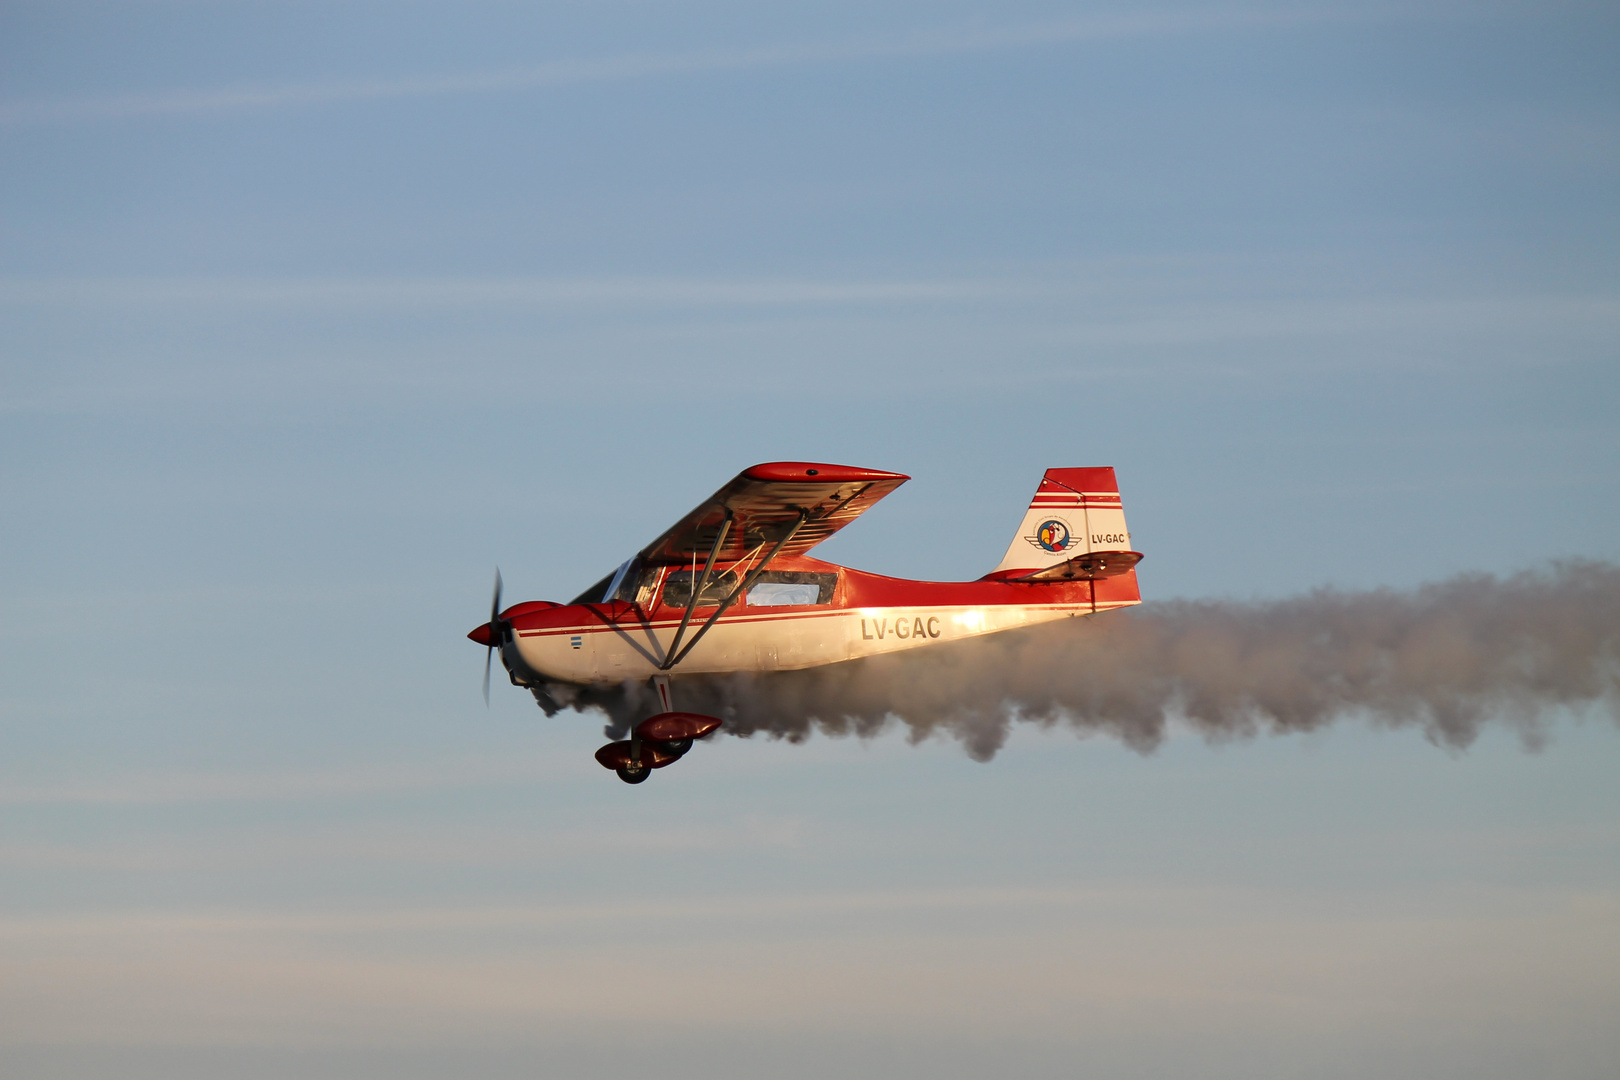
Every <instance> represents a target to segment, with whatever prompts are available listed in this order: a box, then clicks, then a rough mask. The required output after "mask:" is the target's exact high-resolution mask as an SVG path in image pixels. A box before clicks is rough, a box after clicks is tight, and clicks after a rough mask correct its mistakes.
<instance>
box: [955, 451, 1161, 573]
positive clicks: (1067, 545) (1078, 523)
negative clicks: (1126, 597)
mask: <svg viewBox="0 0 1620 1080" xmlns="http://www.w3.org/2000/svg"><path fill="white" fill-rule="evenodd" d="M1141 558H1142V556H1141V555H1140V554H1139V553H1137V552H1135V551H1132V550H1131V534H1130V530H1129V529H1127V528H1126V527H1125V508H1124V507H1123V506H1122V505H1121V503H1120V499H1119V484H1118V482H1117V481H1115V479H1114V470H1113V469H1111V468H1100V469H1047V470H1046V475H1045V476H1044V477H1042V479H1041V486H1040V487H1039V488H1038V489H1036V491H1035V498H1034V499H1032V500H1031V501H1030V504H1029V511H1028V512H1027V513H1025V514H1024V522H1023V524H1022V525H1020V526H1019V528H1018V534H1017V535H1016V536H1014V537H1013V542H1012V545H1011V546H1010V547H1008V548H1007V554H1006V555H1004V556H1002V559H1001V563H1000V565H998V566H997V567H996V568H995V569H994V570H992V571H990V573H988V574H986V575H985V576H986V577H989V578H1001V579H1013V580H1024V581H1053V580H1059V581H1061V580H1065V579H1074V578H1090V579H1095V578H1099V577H1114V576H1116V575H1119V574H1123V573H1125V572H1127V571H1129V570H1130V569H1131V567H1133V566H1135V565H1136V564H1137V563H1138V562H1140V561H1141Z"/></svg>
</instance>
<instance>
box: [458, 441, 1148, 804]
mask: <svg viewBox="0 0 1620 1080" xmlns="http://www.w3.org/2000/svg"><path fill="white" fill-rule="evenodd" d="M909 479H911V478H910V477H909V476H905V475H903V474H901V473H894V472H882V471H879V470H877V469H861V468H853V467H850V466H845V465H826V464H819V463H815V462H805V461H773V462H767V463H765V464H761V465H755V466H752V467H751V468H747V469H744V470H743V471H742V472H741V473H739V474H738V475H737V477H736V478H735V479H733V480H732V481H731V482H730V483H728V484H726V485H725V486H724V487H722V488H721V489H720V490H719V491H717V492H715V493H714V494H713V495H712V496H710V497H709V498H708V499H705V500H704V501H703V502H702V503H700V504H699V505H698V507H697V508H696V509H695V510H693V511H692V512H691V513H689V514H687V515H686V516H685V517H683V518H681V519H680V520H679V521H678V522H676V523H675V524H674V525H673V526H671V527H670V528H669V529H668V530H666V531H665V532H664V533H663V535H661V536H659V537H658V538H657V539H656V540H654V541H653V542H652V543H650V544H648V545H647V546H646V547H644V548H642V549H641V550H640V551H639V552H637V553H636V554H635V555H633V556H631V557H630V558H629V559H627V560H625V562H624V563H622V564H621V565H620V566H619V567H618V568H617V569H616V570H614V571H613V572H612V573H610V574H608V575H607V576H606V577H604V578H603V579H602V580H601V581H598V582H597V583H596V584H594V585H592V586H591V587H590V588H588V589H586V590H585V591H584V592H582V593H580V595H578V596H576V597H575V598H574V599H573V600H571V601H569V602H568V603H566V604H560V603H554V602H551V601H545V600H538V601H534V600H531V601H528V602H525V603H521V604H515V605H513V606H511V607H509V608H506V609H504V610H503V609H502V608H501V576H500V571H499V570H497V571H496V572H495V595H494V598H493V600H492V601H491V604H490V614H489V621H488V622H486V623H484V624H483V625H482V626H480V627H478V628H477V629H476V630H473V631H472V632H471V633H469V634H468V635H467V636H468V637H469V638H471V639H472V640H473V641H475V642H477V643H478V644H480V645H483V646H485V648H486V650H487V651H486V652H485V655H484V700H485V702H486V703H487V702H488V701H489V674H490V663H491V658H492V657H493V655H494V654H495V652H496V651H497V650H498V651H499V652H500V656H501V664H502V666H503V667H505V668H506V672H507V675H508V677H509V678H510V680H511V682H512V684H513V685H514V686H519V687H523V688H525V689H528V690H530V691H531V692H532V693H533V694H534V696H535V699H536V700H537V701H538V702H540V703H541V704H542V705H547V704H554V703H555V700H556V699H555V698H553V697H550V696H549V695H550V694H551V693H552V689H551V688H555V687H557V686H559V684H560V685H561V686H565V687H566V686H570V685H571V686H576V687H592V686H594V687H603V686H609V685H613V684H622V683H625V682H627V681H632V680H637V681H639V680H650V681H651V683H652V685H653V688H654V689H655V690H656V693H657V700H658V701H659V703H660V705H661V707H662V710H663V711H661V712H659V713H657V714H655V715H653V716H650V717H648V718H647V719H645V720H643V721H641V722H640V723H639V724H637V725H636V726H635V727H634V729H633V730H632V731H631V733H630V738H629V739H624V740H620V741H617V742H612V743H609V744H608V745H606V746H604V747H602V748H601V749H600V750H598V751H597V752H596V760H597V761H598V762H600V763H601V764H602V765H603V766H604V767H606V768H608V769H611V770H613V771H614V772H616V773H617V774H618V776H619V778H620V779H621V780H623V781H624V782H625V783H628V784H639V783H642V782H643V781H645V780H646V779H647V778H648V777H649V776H650V775H652V772H653V770H655V769H661V768H664V767H665V766H668V765H671V764H673V763H674V762H676V761H678V760H680V758H681V757H682V756H683V755H685V754H686V753H687V752H688V751H689V750H690V749H691V747H692V745H693V741H694V740H697V739H702V738H705V737H707V736H708V735H710V734H712V733H713V732H714V731H715V730H717V729H718V728H719V727H720V726H721V721H720V719H719V718H718V717H714V716H705V715H702V714H700V713H691V712H681V711H679V710H677V709H676V708H675V707H674V699H673V696H672V692H671V689H670V675H671V673H672V672H675V671H677V670H679V671H680V672H681V673H682V674H694V675H695V674H709V675H712V674H720V673H729V672H737V671H756V672H769V671H792V670H796V669H801V668H810V667H816V666H819V665H823V664H836V663H844V662H846V661H850V660H856V659H859V658H862V657H868V656H876V655H879V654H882V653H891V652H896V651H899V650H906V649H916V648H920V647H925V646H928V645H934V644H939V643H942V642H948V641H959V640H962V639H964V638H970V637H975V636H978V635H981V634H992V633H996V632H999V631H1002V630H1011V629H1014V628H1017V627H1023V626H1031V625H1034V624H1037V623H1044V622H1049V621H1052V620H1056V619H1065V618H1074V617H1079V616H1089V615H1095V614H1098V613H1099V612H1104V611H1114V610H1117V609H1119V608H1124V607H1130V606H1131V605H1133V604H1138V603H1140V602H1141V593H1140V592H1139V590H1138V588H1137V581H1136V564H1137V563H1138V562H1140V561H1141V559H1142V554H1141V553H1140V552H1137V551H1132V550H1131V549H1130V542H1131V534H1130V532H1129V530H1128V529H1127V528H1126V527H1125V511H1124V508H1123V506H1122V505H1121V502H1120V497H1119V485H1118V483H1117V482H1116V481H1115V478H1114V470H1113V469H1112V468H1074V469H1048V470H1047V471H1046V474H1045V476H1043V477H1042V478H1041V483H1040V486H1039V487H1038V488H1037V489H1036V491H1035V496H1034V498H1033V499H1032V500H1031V501H1030V504H1029V509H1028V511H1027V512H1026V513H1025V514H1024V519H1023V522H1022V523H1021V524H1020V525H1019V527H1018V531H1017V533H1016V534H1015V535H1014V536H1013V540H1012V543H1011V544H1010V545H1009V546H1008V548H1007V553H1006V555H1004V556H1003V557H1002V559H1001V562H1000V563H998V564H997V565H996V567H995V569H993V570H991V571H990V572H989V573H988V574H985V575H984V576H983V577H981V578H979V579H978V580H976V581H960V582H936V581H910V580H906V579H901V578H892V577H885V576H883V575H880V574H871V573H866V572H864V571H861V570H853V569H850V568H849V567H845V566H837V565H835V564H833V563H829V562H822V561H821V560H819V559H813V558H811V557H810V556H809V554H808V553H809V551H810V550H811V549H812V548H814V547H815V546H816V545H817V544H819V543H821V542H822V541H823V540H825V539H827V538H828V537H829V536H832V535H833V534H834V533H836V532H837V531H838V530H840V529H842V528H843V527H844V526H846V525H848V524H849V523H850V522H852V521H854V520H855V519H856V518H857V517H859V516H860V515H861V514H863V513H865V512H866V511H867V510H869V509H871V507H872V506H873V505H874V504H875V503H876V502H877V501H878V500H879V499H882V498H883V497H884V496H886V495H888V494H889V493H890V492H892V491H894V489H895V488H897V487H899V486H900V485H901V484H903V483H905V482H906V481H907V480H909ZM548 711H555V710H554V709H549V710H548Z"/></svg>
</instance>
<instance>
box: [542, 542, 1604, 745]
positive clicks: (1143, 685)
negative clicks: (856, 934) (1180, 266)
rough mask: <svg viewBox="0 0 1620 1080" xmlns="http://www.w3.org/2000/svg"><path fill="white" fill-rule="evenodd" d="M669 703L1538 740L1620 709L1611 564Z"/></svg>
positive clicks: (859, 720) (616, 732)
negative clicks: (1337, 726) (1571, 718)
mask: <svg viewBox="0 0 1620 1080" xmlns="http://www.w3.org/2000/svg"><path fill="white" fill-rule="evenodd" d="M675 693H676V698H677V707H679V708H682V709H687V710H691V711H696V712H706V713H711V714H713V715H715V716H719V717H721V718H722V719H724V720H725V725H726V726H725V728H724V729H722V730H724V731H728V732H730V733H731V734H733V735H751V734H754V733H755V732H763V733H766V734H769V735H773V736H776V737H781V738H787V739H790V740H799V739H803V738H805V737H806V736H807V735H808V734H809V733H810V732H811V731H812V730H819V731H821V732H824V733H826V734H828V735H847V734H855V735H861V736H868V735H874V734H876V733H878V732H880V731H882V730H884V729H886V728H887V727H889V726H890V725H893V724H904V725H905V726H906V727H907V728H908V729H909V730H908V733H909V736H910V738H911V739H912V740H913V741H920V740H922V739H925V738H927V737H929V736H930V735H932V734H934V733H936V732H938V733H944V734H947V735H949V736H952V737H954V738H957V739H959V740H961V742H962V744H963V747H964V748H965V749H966V751H967V752H968V754H969V755H970V756H972V757H973V758H975V759H977V760H980V761H987V760H989V759H990V758H991V757H993V756H994V755H995V753H996V751H997V750H998V749H1000V748H1001V746H1002V744H1003V743H1004V742H1005V741H1006V739H1007V735H1008V732H1009V731H1010V729H1011V727H1012V725H1013V724H1015V723H1035V724H1041V725H1043V726H1046V727H1052V726H1057V725H1065V726H1068V727H1071V728H1073V729H1075V730H1076V731H1078V732H1081V733H1089V732H1106V733H1111V734H1113V735H1115V736H1117V737H1118V738H1119V739H1120V740H1121V741H1123V742H1124V743H1125V744H1126V745H1128V746H1130V747H1133V748H1134V749H1136V750H1139V751H1142V752H1144V753H1145V752H1148V751H1151V750H1152V749H1153V748H1154V747H1156V746H1157V745H1158V744H1159V743H1160V742H1161V741H1162V740H1163V739H1164V738H1165V735H1166V733H1167V731H1168V729H1169V728H1170V726H1171V725H1172V724H1177V723H1180V724H1185V725H1187V726H1188V727H1190V728H1191V729H1192V730H1195V731H1198V732H1201V733H1202V734H1204V735H1205V736H1206V737H1208V738H1211V739H1227V738H1235V737H1247V736H1253V735H1256V734H1259V733H1261V732H1273V733H1285V732H1306V731H1314V730H1316V729H1318V728H1321V727H1323V726H1324V725H1327V724H1330V723H1332V722H1333V721H1335V720H1338V719H1341V718H1346V717H1359V718H1363V719H1365V720H1366V721H1367V722H1370V723H1373V724H1376V725H1382V726H1388V727H1406V726H1416V727H1420V728H1421V729H1422V730H1423V731H1424V733H1425V734H1426V735H1427V736H1428V737H1429V738H1430V739H1431V740H1432V741H1434V742H1435V743H1438V744H1440V745H1443V746H1447V747H1452V748H1462V747H1466V746H1468V745H1469V743H1471V742H1472V741H1473V740H1474V738H1475V737H1476V736H1477V735H1478V733H1479V730H1480V727H1481V725H1483V724H1485V723H1487V722H1498V723H1503V724H1506V725H1510V726H1512V727H1513V728H1515V729H1517V731H1518V732H1519V734H1520V735H1521V737H1522V738H1523V739H1524V741H1525V743H1526V745H1527V746H1531V747H1534V746H1536V745H1538V744H1539V742H1540V741H1541V739H1542V737H1543V734H1544V732H1545V730H1546V726H1547V724H1548V723H1549V722H1550V720H1551V717H1552V714H1553V712H1554V710H1557V709H1559V708H1562V707H1568V706H1575V707H1587V708H1595V709H1596V710H1599V711H1602V712H1604V713H1607V715H1609V716H1610V717H1611V718H1613V719H1616V720H1620V567H1616V566H1613V565H1609V564H1607V563H1598V562H1586V561H1572V562H1561V563H1556V564H1554V565H1552V566H1551V567H1549V568H1547V569H1544V570H1539V571H1527V572H1524V573H1520V574H1517V575H1515V576H1513V577H1509V578H1506V579H1500V578H1496V577H1492V576H1490V575H1483V574H1482V575H1466V576H1462V577H1457V578H1453V579H1451V580H1449V581H1445V582H1441V583H1439V584H1435V585H1426V586H1423V587H1421V588H1418V589H1415V590H1412V591H1404V592H1398V591H1391V590H1376V591H1371V592H1339V591H1336V590H1332V589H1320V590H1317V591H1315V592H1312V593H1309V594H1307V595H1304V596H1300V597H1295V598H1292V599H1287V600H1278V601H1269V602H1251V603H1245V602H1237V601H1174V602H1169V603H1152V604H1144V605H1142V606H1141V607H1139V608H1134V609H1131V610H1128V611H1121V612H1114V613H1109V614H1104V615H1098V616H1095V617H1092V618H1084V619H1073V620H1064V621H1062V622H1059V623H1049V624H1047V625H1045V626H1037V627H1033V628H1030V629H1027V630H1021V631H1012V632H1008V633H1003V634H993V635H990V636H987V637H983V638H976V639H971V640H968V641H962V642H956V643H953V644H948V645H936V646H931V647H928V648H924V649H919V650H916V651H914V652H907V653H899V654H891V655H889V656H883V657H876V658H873V659H869V660H862V661H854V662H850V663H844V664H833V665H830V666H827V667H822V668H815V669H811V670H808V671H796V672H778V673H772V674H763V675H761V674H739V675H731V676H724V677H712V678H709V677H688V678H682V679H677V680H676V681H675ZM557 704H560V705H562V704H566V705H571V706H572V707H575V708H591V707H597V708H601V709H602V710H604V711H605V712H606V713H607V714H608V716H609V719H610V723H609V726H608V734H609V736H610V737H613V738H623V737H624V733H625V732H626V731H628V729H629V726H630V725H631V724H632V723H634V722H635V721H636V720H638V719H640V718H642V717H644V716H647V715H649V714H650V713H651V712H655V711H657V709H656V707H655V706H654V703H653V701H652V697H651V691H650V690H649V689H648V688H647V687H646V686H643V685H639V684H627V685H625V686H623V687H619V688H616V689H613V690H608V691H599V692H598V691H592V692H582V693H580V694H578V695H577V696H575V697H573V698H572V699H571V700H569V701H567V702H566V703H564V702H559V703H557Z"/></svg>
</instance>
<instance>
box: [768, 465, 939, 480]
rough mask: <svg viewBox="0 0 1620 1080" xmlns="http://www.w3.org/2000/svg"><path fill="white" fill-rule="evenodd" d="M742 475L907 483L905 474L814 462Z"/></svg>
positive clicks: (908, 478) (773, 467) (780, 466)
mask: <svg viewBox="0 0 1620 1080" xmlns="http://www.w3.org/2000/svg"><path fill="white" fill-rule="evenodd" d="M743 475H744V476H746V477H748V478H749V479H750V480H765V481H769V482H772V483H782V482H792V481H800V482H805V483H822V484H850V483H870V482H871V481H874V480H899V481H905V480H910V479H911V477H909V476H907V475H905V474H904V473H897V472H884V471H883V470H881V469H861V468H857V467H855V466H853V465H827V464H823V463H821V462H816V461H767V462H765V463H764V464H761V465H755V466H753V467H752V468H750V469H745V470H744V471H743Z"/></svg>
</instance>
